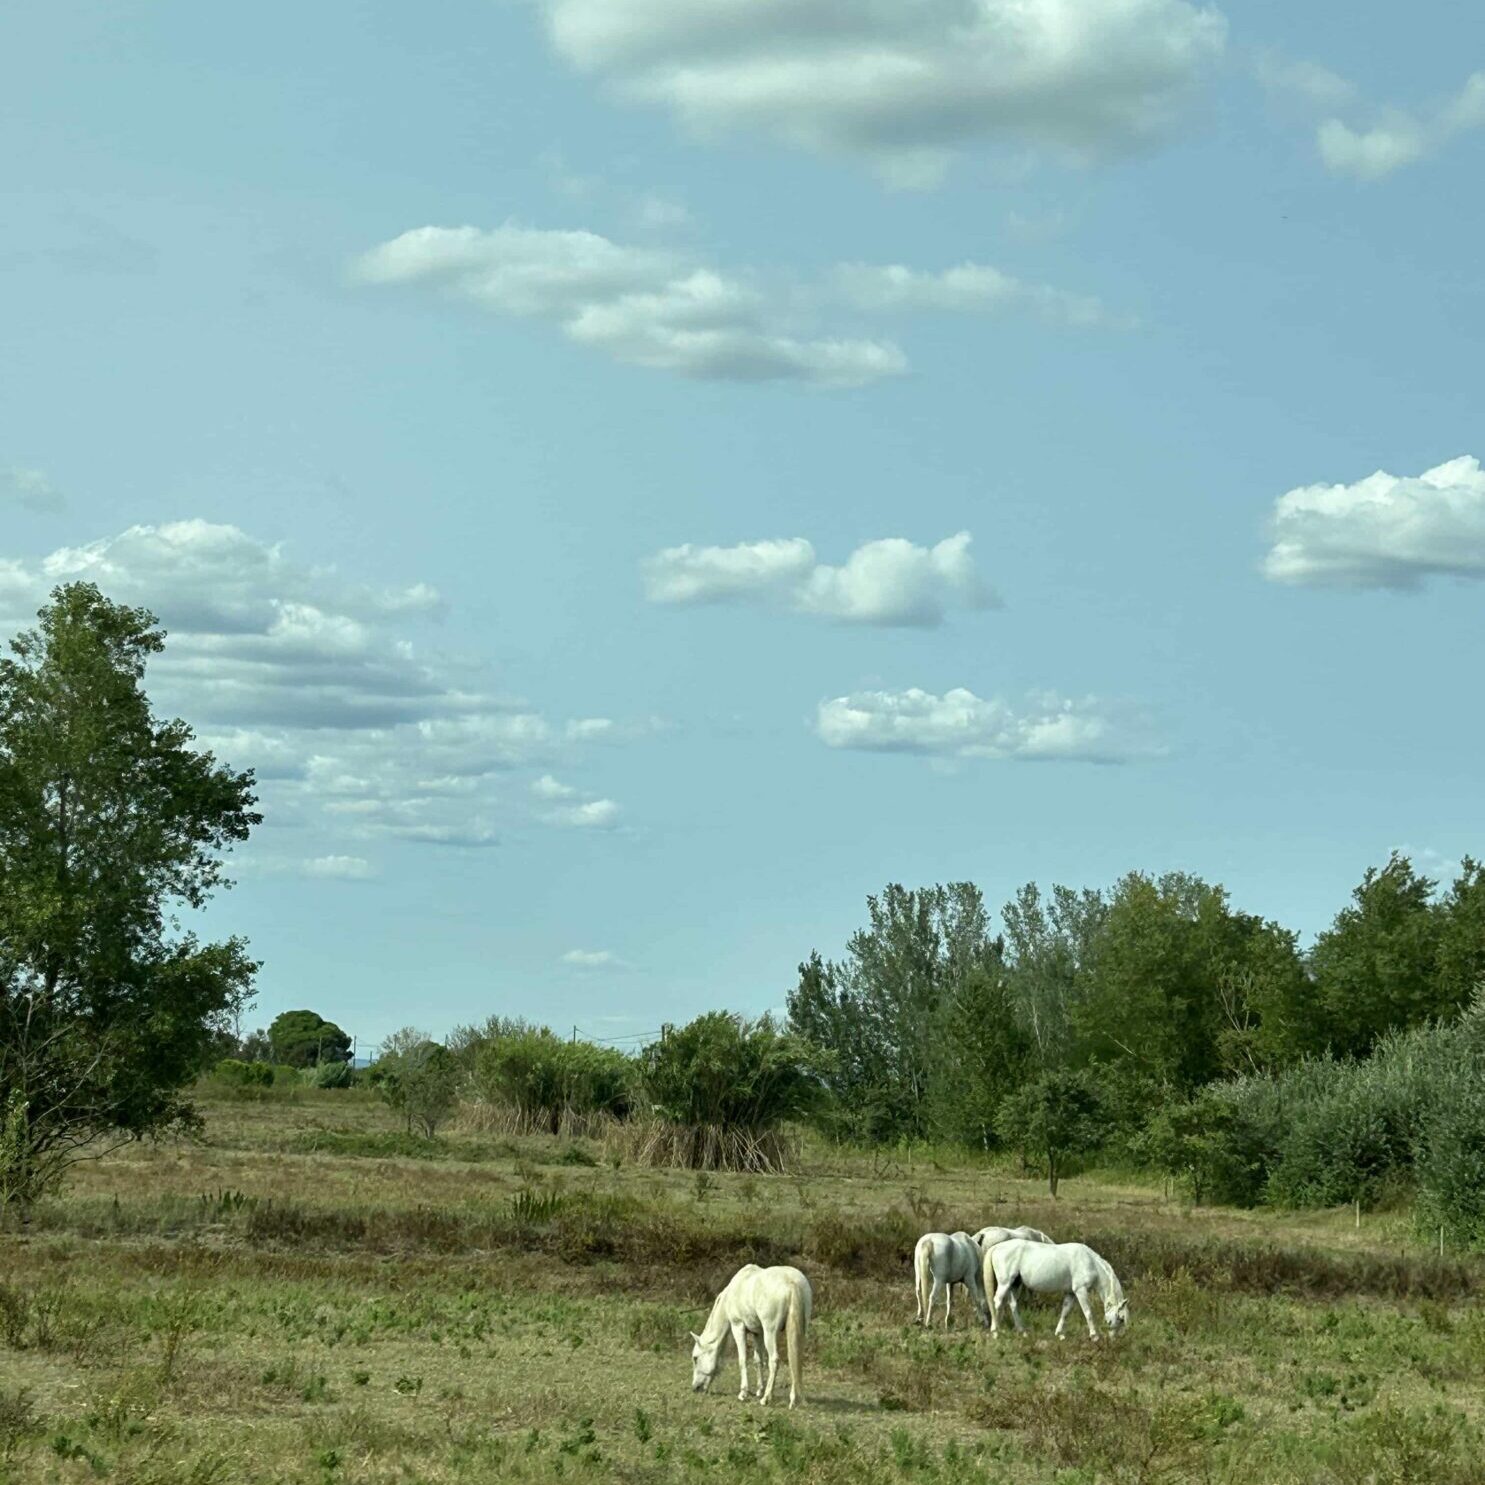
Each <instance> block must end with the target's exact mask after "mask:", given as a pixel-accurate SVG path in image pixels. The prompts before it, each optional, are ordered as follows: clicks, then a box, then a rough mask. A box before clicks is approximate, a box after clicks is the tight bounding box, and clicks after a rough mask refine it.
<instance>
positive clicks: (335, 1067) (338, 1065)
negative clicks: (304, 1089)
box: [304, 1062, 356, 1088]
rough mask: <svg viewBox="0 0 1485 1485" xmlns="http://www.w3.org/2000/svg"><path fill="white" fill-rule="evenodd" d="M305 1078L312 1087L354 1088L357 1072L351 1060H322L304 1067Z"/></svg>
mask: <svg viewBox="0 0 1485 1485" xmlns="http://www.w3.org/2000/svg"><path fill="white" fill-rule="evenodd" d="M304 1080H305V1082H307V1083H308V1084H309V1085H310V1087H311V1088H354V1087H355V1086H356V1074H355V1071H354V1069H353V1068H352V1067H351V1065H350V1063H349V1062H322V1063H320V1064H319V1066H318V1067H307V1068H305V1069H304Z"/></svg>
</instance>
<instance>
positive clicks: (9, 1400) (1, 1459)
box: [0, 1387, 41, 1465]
mask: <svg viewBox="0 0 1485 1485" xmlns="http://www.w3.org/2000/svg"><path fill="white" fill-rule="evenodd" d="M40 1427H41V1425H40V1424H39V1423H38V1421H37V1418H36V1405H35V1404H34V1403H33V1402H32V1400H31V1389H30V1388H29V1387H20V1388H17V1389H16V1390H15V1391H14V1392H11V1391H9V1390H3V1389H0V1464H7V1465H8V1464H9V1463H10V1462H11V1460H12V1459H14V1458H15V1455H16V1451H17V1450H18V1449H19V1448H20V1447H21V1445H22V1444H24V1443H25V1442H26V1440H27V1439H29V1438H31V1437H32V1436H33V1435H34V1434H36V1433H38V1432H39V1431H40Z"/></svg>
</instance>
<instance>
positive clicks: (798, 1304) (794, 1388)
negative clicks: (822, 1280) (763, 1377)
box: [784, 1279, 810, 1407]
mask: <svg viewBox="0 0 1485 1485" xmlns="http://www.w3.org/2000/svg"><path fill="white" fill-rule="evenodd" d="M784 1323H785V1326H786V1327H787V1335H788V1341H789V1406H790V1407H793V1406H794V1403H795V1400H796V1399H797V1398H800V1397H803V1396H804V1333H805V1331H806V1330H808V1329H809V1323H810V1289H809V1280H808V1279H805V1280H804V1281H803V1282H801V1283H797V1284H791V1285H790V1286H789V1315H788V1318H787V1319H786V1321H785V1322H784Z"/></svg>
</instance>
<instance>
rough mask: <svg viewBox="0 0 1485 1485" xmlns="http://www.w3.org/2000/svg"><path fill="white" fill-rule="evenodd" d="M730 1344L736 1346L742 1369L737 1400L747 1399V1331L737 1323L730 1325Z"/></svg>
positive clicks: (745, 1400) (743, 1400)
mask: <svg viewBox="0 0 1485 1485" xmlns="http://www.w3.org/2000/svg"><path fill="white" fill-rule="evenodd" d="M732 1344H733V1345H734V1346H736V1347H737V1364H738V1367H739V1369H740V1370H741V1371H742V1387H741V1389H740V1390H739V1392H738V1394H737V1400H738V1402H747V1400H748V1332H747V1330H746V1329H745V1328H744V1327H743V1326H741V1325H739V1324H737V1323H736V1322H734V1323H733V1326H732Z"/></svg>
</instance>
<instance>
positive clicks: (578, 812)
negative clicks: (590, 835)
mask: <svg viewBox="0 0 1485 1485" xmlns="http://www.w3.org/2000/svg"><path fill="white" fill-rule="evenodd" d="M619 814H620V810H619V806H618V805H617V804H615V803H614V801H613V800H612V799H590V800H587V801H586V802H585V803H583V804H568V805H564V806H563V807H562V808H561V809H557V810H553V811H552V813H551V814H550V815H549V816H548V817H547V818H548V821H549V822H550V823H551V824H553V825H561V826H564V827H566V828H568V829H570V830H612V829H613V828H614V827H615V826H616V825H617V824H618V823H619Z"/></svg>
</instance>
